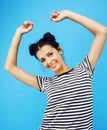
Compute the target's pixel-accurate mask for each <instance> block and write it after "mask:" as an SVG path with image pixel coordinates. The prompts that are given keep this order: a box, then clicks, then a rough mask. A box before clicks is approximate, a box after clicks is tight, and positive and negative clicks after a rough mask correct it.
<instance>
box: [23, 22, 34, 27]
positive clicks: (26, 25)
mask: <svg viewBox="0 0 107 130" xmlns="http://www.w3.org/2000/svg"><path fill="white" fill-rule="evenodd" d="M23 26H24V27H25V28H28V27H29V26H32V27H33V26H34V23H33V22H30V21H24V23H23Z"/></svg>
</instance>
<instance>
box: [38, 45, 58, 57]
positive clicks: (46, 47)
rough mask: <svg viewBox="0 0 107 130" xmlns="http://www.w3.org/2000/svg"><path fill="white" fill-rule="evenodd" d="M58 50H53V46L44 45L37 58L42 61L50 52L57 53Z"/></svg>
mask: <svg viewBox="0 0 107 130" xmlns="http://www.w3.org/2000/svg"><path fill="white" fill-rule="evenodd" d="M55 50H56V49H55V48H53V47H52V46H51V45H44V46H42V47H41V48H40V49H39V50H38V52H37V53H36V56H37V58H38V59H41V58H43V57H45V55H46V54H47V53H48V52H50V51H55Z"/></svg>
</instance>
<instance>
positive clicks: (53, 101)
mask: <svg viewBox="0 0 107 130" xmlns="http://www.w3.org/2000/svg"><path fill="white" fill-rule="evenodd" d="M64 19H70V20H72V21H75V22H77V23H79V24H81V25H82V26H84V27H85V28H87V29H88V30H89V31H90V32H92V33H93V35H94V40H93V42H92V46H91V49H90V51H89V53H88V54H87V56H86V57H85V58H84V60H83V61H81V63H80V64H78V65H77V66H76V67H75V68H71V67H68V66H67V65H66V64H65V62H64V60H63V57H62V53H63V52H62V49H61V47H60V45H59V44H58V42H57V41H56V39H55V37H54V36H53V35H52V34H50V33H46V34H45V35H44V36H43V38H41V39H40V40H39V41H38V42H37V43H35V44H32V45H30V47H29V51H30V54H31V55H32V56H35V57H36V58H37V59H38V60H39V61H40V62H41V63H42V64H43V66H44V67H46V68H47V69H49V70H52V71H54V72H55V76H54V77H40V76H33V75H30V74H28V73H26V72H25V71H23V70H22V69H20V68H19V67H18V66H17V53H18V46H19V44H20V40H21V37H22V35H23V34H25V33H27V32H29V31H31V30H32V28H33V23H32V22H29V21H26V22H24V24H23V25H22V26H20V27H19V28H17V30H16V33H15V36H14V38H13V41H12V44H11V46H10V49H9V53H8V56H7V60H6V63H5V69H6V70H7V71H8V72H9V73H10V74H12V75H13V76H14V77H16V78H17V79H18V80H20V81H22V82H24V83H25V84H28V85H29V86H32V87H35V88H36V89H38V90H39V91H42V92H45V93H46V95H47V101H48V104H47V108H46V111H45V113H44V118H43V123H42V125H41V127H40V130H77V129H78V130H92V118H93V114H92V102H93V94H92V76H93V70H94V67H95V65H96V63H97V60H98V59H99V57H100V54H101V52H102V50H103V47H104V43H105V40H106V34H107V28H106V27H105V26H103V25H101V24H99V23H97V22H95V21H93V20H91V19H89V18H87V17H84V16H81V15H79V14H76V13H74V12H71V11H68V10H63V11H60V12H53V13H52V15H51V20H52V21H53V22H60V21H61V20H64Z"/></svg>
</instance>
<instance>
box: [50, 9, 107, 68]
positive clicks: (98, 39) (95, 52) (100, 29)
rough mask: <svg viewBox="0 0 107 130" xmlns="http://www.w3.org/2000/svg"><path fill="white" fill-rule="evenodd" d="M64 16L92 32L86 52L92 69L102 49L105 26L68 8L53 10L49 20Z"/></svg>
mask: <svg viewBox="0 0 107 130" xmlns="http://www.w3.org/2000/svg"><path fill="white" fill-rule="evenodd" d="M65 18H68V19H70V20H72V21H75V22H77V23H79V24H81V25H82V26H84V27H85V28H87V29H88V30H89V31H90V32H91V33H93V35H94V40H93V42H92V46H91V49H90V51H89V53H88V58H89V61H90V63H91V67H92V69H93V68H94V66H95V64H96V63H97V60H98V59H99V57H100V54H101V52H102V50H103V47H104V44H105V41H106V36H107V28H106V27H105V26H103V25H101V24H99V23H97V22H95V21H93V20H91V19H89V18H87V17H85V16H82V15H80V14H77V13H74V12H70V11H68V10H63V11H60V12H53V14H52V15H51V20H52V21H54V22H59V21H61V20H63V19H65Z"/></svg>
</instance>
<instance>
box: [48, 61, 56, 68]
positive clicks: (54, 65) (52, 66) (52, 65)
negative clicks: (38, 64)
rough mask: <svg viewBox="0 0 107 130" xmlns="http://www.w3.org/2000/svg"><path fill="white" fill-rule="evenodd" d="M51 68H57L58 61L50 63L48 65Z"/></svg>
mask: <svg viewBox="0 0 107 130" xmlns="http://www.w3.org/2000/svg"><path fill="white" fill-rule="evenodd" d="M48 67H49V68H55V67H56V62H55V63H52V64H50V65H48Z"/></svg>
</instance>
